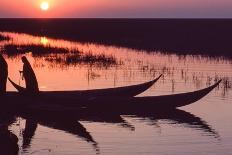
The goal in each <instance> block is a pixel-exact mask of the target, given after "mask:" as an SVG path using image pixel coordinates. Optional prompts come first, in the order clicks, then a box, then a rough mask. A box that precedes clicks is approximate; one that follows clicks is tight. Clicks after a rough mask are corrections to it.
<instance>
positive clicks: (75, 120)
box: [0, 109, 220, 155]
mask: <svg viewBox="0 0 232 155" xmlns="http://www.w3.org/2000/svg"><path fill="white" fill-rule="evenodd" d="M17 116H18V117H22V118H24V119H26V124H25V129H24V131H23V143H22V148H23V151H26V150H28V149H29V148H30V145H31V141H32V139H33V138H34V135H35V132H36V129H37V127H38V125H42V126H46V127H49V128H52V129H55V130H61V131H65V132H67V133H69V134H72V135H75V136H77V137H80V138H81V139H82V140H84V141H86V142H88V143H91V144H92V146H93V148H94V150H95V151H96V153H97V154H99V153H100V147H99V144H98V142H97V141H96V140H95V139H94V138H93V137H92V136H91V134H90V133H89V132H88V131H87V129H86V128H85V127H84V126H83V125H82V124H81V123H80V122H79V121H87V122H96V123H101V122H104V125H106V124H117V125H118V126H120V127H123V128H125V129H128V128H129V129H130V130H132V131H134V130H135V127H134V126H133V125H132V124H130V123H128V122H127V121H126V120H125V119H124V118H136V120H139V122H140V121H141V122H148V121H149V122H151V123H149V125H155V124H157V122H158V121H160V120H165V121H167V122H168V124H173V123H174V124H178V125H181V126H182V127H184V128H191V129H196V130H201V131H202V132H204V133H206V134H205V135H206V136H213V137H214V138H217V139H218V138H219V137H220V135H219V133H218V132H216V131H215V130H214V129H213V128H212V127H211V126H210V125H208V124H207V122H206V121H203V120H202V119H201V118H199V117H197V116H195V115H193V114H191V113H189V112H186V111H183V110H179V109H176V110H171V111H166V112H155V113H154V112H152V111H146V112H136V113H128V114H126V115H123V116H121V115H119V114H116V113H114V114H108V115H106V114H103V115H101V114H98V115H82V116H81V117H76V116H75V115H72V116H71V115H60V114H46V113H45V114H44V115H37V114H29V113H20V114H17ZM15 118H16V117H15V115H11V116H9V115H8V116H7V117H6V115H4V116H3V115H1V120H0V127H1V128H0V131H1V132H0V141H1V142H2V143H1V145H0V154H9V155H11V154H12V155H13V154H18V150H19V149H18V144H17V142H18V139H17V137H16V136H15V135H14V134H12V133H11V132H10V131H9V130H8V126H9V125H10V124H12V123H14V121H15ZM157 126H158V125H157ZM3 141H4V143H3Z"/></svg>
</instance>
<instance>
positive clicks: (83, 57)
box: [45, 53, 118, 66]
mask: <svg viewBox="0 0 232 155" xmlns="http://www.w3.org/2000/svg"><path fill="white" fill-rule="evenodd" d="M45 60H46V61H49V62H52V63H57V64H63V65H68V66H69V65H77V64H83V63H84V64H93V65H98V66H110V65H117V64H118V63H117V61H116V58H114V57H113V56H106V55H104V54H100V55H93V54H92V53H87V54H80V53H75V54H65V55H56V56H49V57H46V58H45Z"/></svg>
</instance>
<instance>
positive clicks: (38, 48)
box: [3, 44, 79, 56]
mask: <svg viewBox="0 0 232 155" xmlns="http://www.w3.org/2000/svg"><path fill="white" fill-rule="evenodd" d="M3 52H4V53H5V54H7V55H8V56H15V55H20V54H25V53H28V52H31V53H32V54H33V55H34V56H42V55H46V54H52V53H57V54H62V53H68V52H69V50H68V49H66V48H55V47H50V46H43V45H14V44H8V45H5V46H4V49H3ZM75 52H79V51H77V50H76V51H75Z"/></svg>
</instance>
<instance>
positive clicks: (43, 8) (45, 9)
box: [40, 2, 49, 11]
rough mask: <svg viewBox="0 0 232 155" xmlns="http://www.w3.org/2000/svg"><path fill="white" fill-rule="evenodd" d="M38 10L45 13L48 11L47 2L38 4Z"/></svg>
mask: <svg viewBox="0 0 232 155" xmlns="http://www.w3.org/2000/svg"><path fill="white" fill-rule="evenodd" d="M40 8H41V10H43V11H47V10H48V9H49V3H48V2H42V3H41V4H40Z"/></svg>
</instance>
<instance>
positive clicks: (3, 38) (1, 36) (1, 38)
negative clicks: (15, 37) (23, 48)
mask: <svg viewBox="0 0 232 155" xmlns="http://www.w3.org/2000/svg"><path fill="white" fill-rule="evenodd" d="M2 40H10V38H9V37H6V36H3V35H0V41H2Z"/></svg>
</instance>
